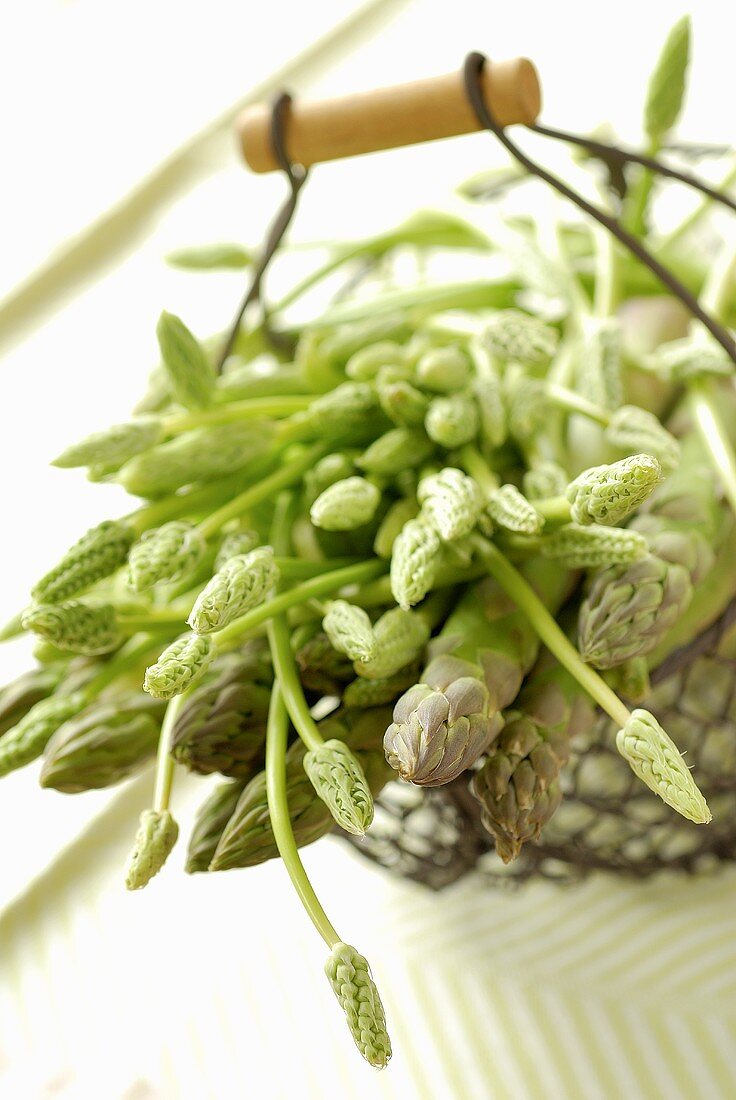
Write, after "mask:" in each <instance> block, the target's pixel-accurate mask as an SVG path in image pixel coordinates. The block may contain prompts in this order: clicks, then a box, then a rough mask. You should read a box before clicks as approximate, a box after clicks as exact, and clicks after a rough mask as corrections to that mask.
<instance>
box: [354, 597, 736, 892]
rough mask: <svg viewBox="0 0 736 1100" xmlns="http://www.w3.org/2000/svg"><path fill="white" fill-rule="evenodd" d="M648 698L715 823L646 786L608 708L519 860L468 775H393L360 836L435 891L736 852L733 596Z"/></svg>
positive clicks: (578, 745) (673, 865) (579, 745)
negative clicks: (429, 778) (493, 827)
mask: <svg viewBox="0 0 736 1100" xmlns="http://www.w3.org/2000/svg"><path fill="white" fill-rule="evenodd" d="M643 705H644V706H646V707H647V708H650V709H652V710H653V711H654V712H655V713H656V714H658V715H660V716H661V720H662V722H663V724H664V725H665V726H666V728H667V729H668V730H670V731H671V733H672V736H673V738H674V739H675V741H676V743H677V744H678V746H679V747H680V748H681V750H682V752H683V755H684V757H685V759H686V761H688V763H689V765H690V767H691V768H694V769H695V770H696V772H697V776H698V785H699V787H700V788H701V790H702V791H703V794H704V795H705V797H706V799H707V801H708V804H709V806H710V808H711V810H712V812H713V822H712V823H711V824H710V825H709V826H708V828H702V827H701V826H698V825H695V824H693V823H692V822H690V821H688V820H686V819H685V818H683V817H680V816H679V815H678V814H675V813H674V812H673V811H672V810H671V809H669V807H667V806H666V805H665V804H664V803H663V802H661V801H660V800H659V799H657V798H656V797H654V796H653V795H652V793H651V792H650V791H648V790H647V789H646V787H644V786H643V784H642V783H641V781H640V780H639V779H637V777H636V776H635V775H634V774H633V772H632V771H631V768H630V767H629V765H628V763H627V762H626V760H624V758H623V757H622V756H620V755H619V753H618V752H617V750H616V747H615V734H616V727H615V725H614V724H613V723H612V722H611V721H610V720H609V719H608V718H607V717H603V716H601V717H600V718H599V719H598V720H597V722H596V723H595V724H594V726H593V728H592V729H591V730H590V731H589V732H588V733H587V734H583V735H581V736H579V737H577V738H573V741H572V751H571V755H570V759H569V762H568V764H567V765H566V767H565V768H564V769H563V772H562V775H561V784H562V789H563V795H564V797H563V800H562V804H561V806H560V808H559V809H558V811H557V813H556V814H555V816H554V817H553V818H552V819H551V821H549V823H548V824H547V825H546V826H545V827H544V828H543V830H542V832H541V835H540V837H539V839H538V841H536V842H535V843H527V844H526V845H525V846H524V847H523V849H522V851H521V854H520V856H519V857H518V858H517V859H516V860H514V861H513V862H512V863H510V864H508V865H505V864H504V863H503V862H502V861H501V859H500V858H499V856H498V855H496V853H495V845H494V840H493V837H492V836H491V835H490V834H489V833H488V832H487V831H486V829H485V827H484V826H483V823H482V821H481V814H480V807H479V805H478V803H477V802H476V800H475V798H474V797H473V795H472V794H471V792H470V790H469V785H468V776H467V775H465V776H461V777H460V778H459V779H457V780H455V781H454V782H453V783H450V784H448V785H447V786H446V787H436V788H432V789H422V788H420V787H415V786H411V785H409V784H405V783H400V782H393V783H389V784H388V786H387V787H385V788H384V791H383V793H382V794H381V795H380V797H379V799H378V802H377V807H376V819H375V822H374V825H373V827H372V828H371V829H370V831H369V832H368V834H367V835H366V837H365V838H363V839H361V840H359V841H358V840H353V841H352V843H354V844H355V847H356V848H357V849H358V851H360V852H361V853H362V854H363V855H364V856H365V857H366V858H368V859H371V860H373V861H374V862H376V863H378V864H380V865H381V866H382V867H384V868H386V869H387V870H389V871H392V872H394V873H395V874H398V875H400V876H402V877H404V878H408V879H412V880H414V881H416V882H420V883H423V884H424V885H425V886H428V887H430V889H433V890H439V889H442V888H443V887H445V886H448V885H450V884H451V883H453V882H455V881H457V880H458V879H459V878H461V877H462V876H463V875H464V874H466V873H468V872H469V871H472V870H479V871H481V872H482V873H483V874H484V875H486V876H487V877H488V878H489V879H490V880H491V881H492V882H494V883H496V884H513V883H522V882H525V881H527V880H528V879H531V878H535V877H543V878H548V879H554V880H562V881H578V880H580V879H582V878H584V877H585V876H586V875H588V874H590V873H591V872H592V871H609V872H616V873H618V874H624V875H627V876H630V877H635V878H646V877H648V876H650V875H653V874H655V873H657V872H659V871H664V870H671V871H678V872H685V873H688V874H696V873H702V872H705V871H707V870H710V869H712V868H713V867H715V866H717V865H718V864H719V863H721V862H730V861H732V860H734V859H736V601H734V602H733V603H731V604H730V605H729V607H728V608H727V610H726V611H725V613H724V614H723V615H722V616H721V617H720V618H719V619H718V621H717V622H716V623H715V624H714V625H713V626H712V627H711V628H709V629H708V630H707V631H706V632H705V633H703V634H702V635H701V636H700V637H699V638H698V639H697V640H696V642H695V643H694V644H693V645H690V646H688V647H687V650H686V651H683V652H682V653H681V654H679V655H677V657H676V659H675V660H674V661H667V662H666V663H665V664H663V665H662V666H661V668H660V669H658V670H657V671H656V672H655V673H654V674H653V676H652V689H651V692H650V694H649V696H648V697H647V700H646V702H645V703H644V704H643Z"/></svg>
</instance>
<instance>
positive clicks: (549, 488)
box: [522, 461, 567, 500]
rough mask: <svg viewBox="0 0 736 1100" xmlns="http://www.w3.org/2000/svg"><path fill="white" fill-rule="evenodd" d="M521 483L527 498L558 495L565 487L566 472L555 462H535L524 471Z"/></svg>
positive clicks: (542, 498)
mask: <svg viewBox="0 0 736 1100" xmlns="http://www.w3.org/2000/svg"><path fill="white" fill-rule="evenodd" d="M522 484H523V489H524V496H525V497H526V498H527V500H544V499H545V497H558V496H561V495H562V494H563V493H564V492H565V490H566V488H567V474H566V473H565V471H564V470H563V468H562V466H559V465H558V464H557V463H556V462H547V461H542V462H537V463H535V465H534V466H532V467H531V469H529V470H527V471H526V473H525V474H524V478H523V483H522Z"/></svg>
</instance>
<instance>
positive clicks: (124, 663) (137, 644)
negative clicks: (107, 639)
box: [82, 632, 161, 702]
mask: <svg viewBox="0 0 736 1100" xmlns="http://www.w3.org/2000/svg"><path fill="white" fill-rule="evenodd" d="M160 645H161V639H160V638H159V637H158V636H157V635H156V634H155V633H153V632H151V633H146V634H136V635H134V636H133V637H132V638H129V639H128V641H127V642H126V643H125V645H123V646H121V647H120V649H119V650H118V652H117V653H116V654H115V656H114V657H111V658H110V660H109V661H106V662H105V664H104V665H103V666H102V668H101V669H100V671H99V672H97V673H95V675H94V676H93V677H92V679H91V680H88V681H87V683H86V684H85V685H84V688H83V689H82V691H83V693H84V695H85V697H86V698H87V701H88V702H91V700H92V699H94V698H95V697H96V696H98V695H99V694H100V692H101V691H104V689H105V688H106V687H107V686H108V685H109V684H111V683H112V682H113V680H116V679H117V678H118V676H119V675H120V674H121V673H122V672H127V671H128V669H129V668H130V667H131V666H132V665H134V664H136V662H137V661H139V660H140V659H141V658H143V657H145V656H146V654H148V653H158V650H159V647H160Z"/></svg>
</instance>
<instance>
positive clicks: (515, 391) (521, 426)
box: [504, 372, 550, 443]
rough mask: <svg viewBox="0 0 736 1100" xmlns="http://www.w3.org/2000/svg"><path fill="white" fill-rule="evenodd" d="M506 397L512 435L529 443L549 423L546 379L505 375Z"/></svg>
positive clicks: (512, 374) (516, 374) (520, 374)
mask: <svg viewBox="0 0 736 1100" xmlns="http://www.w3.org/2000/svg"><path fill="white" fill-rule="evenodd" d="M504 396H505V398H506V405H507V408H508V428H509V432H510V434H511V435H512V436H513V437H514V439H517V440H518V441H519V442H521V443H528V442H529V441H531V440H533V439H534V437H535V436H536V435H537V434H538V433H539V432H540V431H542V430H543V429H544V428H545V427H546V425H547V424H548V423H549V418H550V408H549V398H548V397H547V390H546V388H545V384H544V382H543V381H542V380H541V378H528V377H527V376H526V375H525V374H523V373H518V372H509V373H508V374H507V375H505V376H504Z"/></svg>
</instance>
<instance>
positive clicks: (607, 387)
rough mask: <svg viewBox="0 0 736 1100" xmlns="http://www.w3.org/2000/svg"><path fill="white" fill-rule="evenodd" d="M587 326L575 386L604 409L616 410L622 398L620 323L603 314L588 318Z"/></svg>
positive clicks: (580, 392)
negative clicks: (601, 316) (592, 318)
mask: <svg viewBox="0 0 736 1100" xmlns="http://www.w3.org/2000/svg"><path fill="white" fill-rule="evenodd" d="M586 327H587V329H588V331H587V332H586V334H585V337H584V339H583V342H582V346H581V348H580V354H579V356H578V361H577V363H576V372H575V375H576V377H575V383H576V384H575V389H576V391H577V393H579V394H580V395H581V396H582V397H586V398H587V399H588V401H592V402H594V404H596V405H600V406H601V407H602V408H604V409H616V408H618V406H619V405H620V404H621V402H622V400H623V393H622V385H621V324H620V322H619V321H618V320H615V319H614V318H612V317H605V318H602V319H600V318H596V319H594V320H590V321H589V322H588V323H587V326H586Z"/></svg>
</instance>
